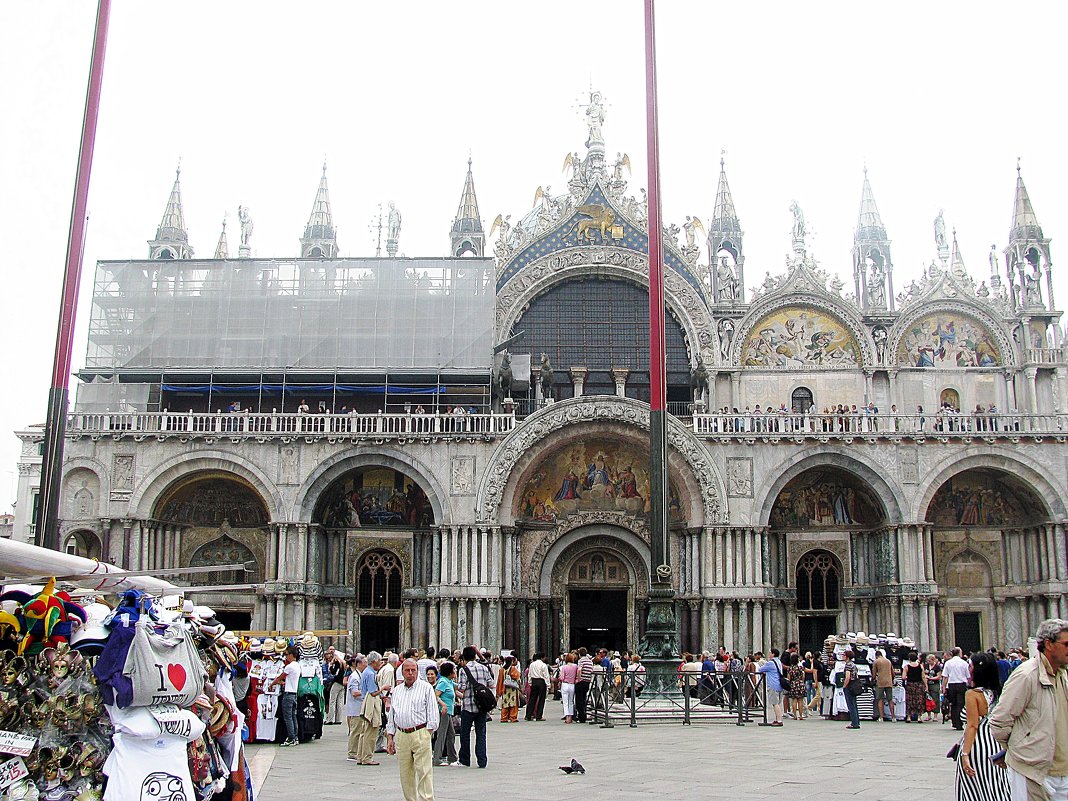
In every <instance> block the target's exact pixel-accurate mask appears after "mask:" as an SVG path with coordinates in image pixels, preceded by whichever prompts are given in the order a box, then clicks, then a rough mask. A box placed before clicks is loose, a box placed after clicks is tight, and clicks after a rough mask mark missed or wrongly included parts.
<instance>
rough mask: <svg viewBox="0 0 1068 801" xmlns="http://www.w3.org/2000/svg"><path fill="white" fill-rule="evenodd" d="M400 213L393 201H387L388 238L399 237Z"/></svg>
mask: <svg viewBox="0 0 1068 801" xmlns="http://www.w3.org/2000/svg"><path fill="white" fill-rule="evenodd" d="M400 229H401V215H400V212H399V211H397V207H396V206H395V205H394V204H393V201H392V200H391V201H389V238H390V239H400Z"/></svg>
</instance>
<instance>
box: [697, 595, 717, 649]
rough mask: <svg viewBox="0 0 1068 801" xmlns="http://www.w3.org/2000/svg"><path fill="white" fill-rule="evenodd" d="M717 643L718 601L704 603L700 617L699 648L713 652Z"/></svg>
mask: <svg viewBox="0 0 1068 801" xmlns="http://www.w3.org/2000/svg"><path fill="white" fill-rule="evenodd" d="M719 643H720V636H719V601H705V603H704V614H703V615H702V616H701V648H702V649H708V650H710V651H714V650H715V649H716V647H717V646H718V645H719Z"/></svg>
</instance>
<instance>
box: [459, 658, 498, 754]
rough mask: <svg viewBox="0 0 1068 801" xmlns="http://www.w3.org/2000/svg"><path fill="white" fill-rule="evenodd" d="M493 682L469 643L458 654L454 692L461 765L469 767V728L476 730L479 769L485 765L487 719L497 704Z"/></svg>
mask: <svg viewBox="0 0 1068 801" xmlns="http://www.w3.org/2000/svg"><path fill="white" fill-rule="evenodd" d="M492 682H493V676H492V674H491V673H490V670H489V668H488V667H486V665H484V664H483V663H482V662H479V661H478V649H477V648H475V647H474V646H473V645H468V646H466V647H465V648H464V650H463V652H462V653H461V654H460V675H459V677H458V681H457V684H456V695H457V696H458V697H459V698H460V755H459V758H458V759H457V762H459V764H460V765H462V766H464V767H470V766H471V729H472V727H473V728H474V730H475V759H476V761H477V763H478V766H479V767H480V768H484V767H486V764H487V762H488V761H489V757H488V755H487V753H486V721H487V719H488V717H489V713H490V712H492V711H493V709H494V708H495V707H496V706H497V697H496V694H495V693H494V692H493V690H491V689H490V688H489V685H490V684H491V683H492Z"/></svg>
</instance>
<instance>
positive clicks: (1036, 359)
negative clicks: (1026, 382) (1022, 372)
mask: <svg viewBox="0 0 1068 801" xmlns="http://www.w3.org/2000/svg"><path fill="white" fill-rule="evenodd" d="M1027 362H1028V363H1029V364H1064V354H1063V353H1062V352H1061V349H1060V348H1028V349H1027Z"/></svg>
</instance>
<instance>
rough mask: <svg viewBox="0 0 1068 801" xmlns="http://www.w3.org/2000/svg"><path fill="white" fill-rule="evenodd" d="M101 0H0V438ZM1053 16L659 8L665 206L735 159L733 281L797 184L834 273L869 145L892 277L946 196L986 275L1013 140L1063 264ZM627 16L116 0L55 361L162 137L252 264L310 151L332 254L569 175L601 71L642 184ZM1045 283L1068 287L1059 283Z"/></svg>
mask: <svg viewBox="0 0 1068 801" xmlns="http://www.w3.org/2000/svg"><path fill="white" fill-rule="evenodd" d="M95 6H96V4H95V3H92V2H89V0H78V1H77V2H75V1H73V0H66V1H63V0H53V2H48V3H35V2H5V3H2V4H0V75H3V79H2V80H0V110H2V112H0V114H2V116H0V265H2V268H3V275H4V278H3V281H4V284H3V291H2V292H0V304H2V305H0V312H2V319H3V321H4V324H5V328H6V330H7V332H8V334H7V342H8V344H7V347H6V348H5V355H6V374H7V376H8V386H7V389H6V391H4V392H2V393H0V432H2V431H6V432H11V431H13V430H16V429H20V428H23V427H25V426H27V425H29V424H33V423H38V422H42V421H43V420H44V416H45V405H46V398H47V392H48V386H49V379H50V371H51V359H52V353H53V348H54V342H55V328H56V319H57V314H58V307H59V291H60V281H61V275H62V271H63V264H64V256H65V251H66V244H67V231H68V224H69V218H70V208H71V200H72V193H73V187H74V178H75V167H76V160H77V149H78V141H79V135H80V125H81V119H82V113H83V108H84V99H85V87H86V81H87V76H88V68H89V57H90V49H91V44H92V33H93V20H94V15H95ZM1066 22H1068V4H1066V3H1050V2H1016V3H1005V2H959V3H958V2H938V3H922V4H921V3H910V2H906V3H856V2H842V3H832V2H823V3H802V4H798V3H785V2H783V3H777V2H764V3H722V2H721V3H711V2H707V3H706V2H683V1H682V0H674V1H672V0H660V2H659V3H658V17H657V29H658V58H659V81H660V128H661V158H662V179H661V184H662V190H663V195H664V202H663V205H664V214H665V219H666V221H668V222H671V221H675V222H678V223H680V224H681V222H682V220H683V218H684V215H686V214H691V215H696V216H698V217H700V218H701V219H703V220H706V221H707V219H708V218H709V217H710V216H711V213H712V207H713V202H714V199H715V189H716V177H717V174H718V169H719V158H720V151H721V150H726V151H727V155H726V159H727V173H728V177H729V179H730V183H731V190H732V192H733V195H734V200H735V203H736V206H737V209H738V213H739V216H740V217H741V220H742V225H743V228H744V230H745V235H746V236H745V251H746V256H747V258H746V272H747V276H746V278H747V280H746V284H747V286H749V287H751V286H754V285H756V284H758V283H760V281H761V280H762V279H763V276H764V273H765V272H766V271H768V270H771V271H772V272H773V273H777V272H779V271H781V270H782V267H783V263H784V257H785V255H786V253H787V252H788V251H789V249H790V241H789V236H790V223H791V219H792V218H791V216H790V213H789V211H788V207H789V205H790V201H791V200H792V199H795V198H796V199H797V201H798V203H799V204H800V205H801V208H802V209H803V210H804V212H805V216H806V219H807V222H808V226H809V229H810V231H811V232H812V233H811V236H810V237H809V245H810V252H812V253H813V254H814V255H815V256H816V258H817V259H818V260H819V261H820V262H821V264H822V265H823V266H824V267H825V268H826V269H828V270H829V271H831V272H837V273H839V274H840V275H841V276H842V278H843V279H844V280H845V281H846V284H847V286H849V285H850V284H851V265H850V255H849V252H850V247H851V244H852V234H853V228H854V227H855V225H856V217H857V210H858V203H859V199H860V189H861V181H862V169H863V167H864V165H865V164H866V165H867V167H868V170H869V178H870V180H871V182H872V187H873V189H874V192H875V198H876V201H877V202H878V205H879V209H880V211H881V212H882V216H883V221H884V223H885V224H886V227H887V230H888V232H889V235H890V237H891V239H892V241H893V246H892V254H893V261H894V266H895V276H894V278H895V291H899V290H900V289H901V288H902V287H903V286H904V285H905V284H906V283H907V282H908V281H909V280H911V279H913V278H915V277H917V275H918V273H919V270H920V267H921V265H922V264H925V263H929V262H930V260H931V259H932V258H933V256H934V240H933V228H932V222H933V220H934V217H935V215H936V214H937V213H938V210H939V209H940V208H941V209H944V210H945V220H946V226H947V229H952V228H956V229H957V234H958V239H959V242H960V247H961V251H962V254H963V256H964V259H965V263H966V264H967V266H968V268H969V270H970V272H971V273H972V275H973V276H975V277H976V278H977V279H978V278H985V277H986V276H987V274H988V272H989V270H988V266H987V252H988V251H989V249H990V245H991V244H997V246H998V249H999V251H1000V249H1001V248H1003V247H1004V246H1005V244H1006V241H1007V238H1008V232H1009V225H1010V221H1011V211H1012V199H1013V188H1014V184H1015V179H1016V171H1015V166H1016V159H1017V157H1021V158H1022V164H1023V175H1024V179H1025V181H1026V183H1027V187H1028V189H1029V191H1030V194H1031V199H1032V201H1033V202H1034V206H1035V209H1036V211H1037V213H1038V216H1039V220H1040V222H1041V223H1042V225H1043V227H1044V229H1045V232H1046V235H1047V236H1050V237H1052V238H1054V240H1055V242H1054V245H1053V252H1054V263H1055V264H1056V260H1057V256H1058V255H1059V253H1060V246H1059V245H1058V244H1057V241H1056V240H1059V239H1060V238H1061V237H1062V236H1065V235H1066V234H1065V232H1064V231H1062V229H1063V228H1065V227H1066V226H1068V182H1066V180H1065V179H1066V167H1068V155H1066V150H1068V149H1066V148H1065V145H1064V130H1063V128H1064V125H1065V122H1066V117H1068V115H1066V108H1065V87H1064V75H1065V66H1064V59H1063V55H1064V48H1065V39H1064V35H1065V31H1066V29H1068V26H1066ZM642 37H643V29H642V4H641V2H640V1H639V0H616V2H612V3H601V4H575V3H573V2H561V1H560V0H541V2H537V3H515V2H499V1H498V2H489V1H488V0H487V2H473V1H472V0H467V1H466V2H459V3H457V2H453V3H441V2H429V1H424V2H416V1H414V0H413V1H410V2H403V3H402V2H396V3H363V2H360V3H352V2H337V3H327V2H313V1H311V0H309V2H306V3H293V2H263V1H262V0H260V1H259V2H256V3H237V2H232V3H228V2H218V1H217V0H213V1H212V2H207V1H206V0H205V1H203V2H181V3H175V2H147V1H144V2H142V1H141V0H138V1H136V2H135V0H115V2H114V4H113V9H112V16H111V30H110V36H109V40H108V52H107V61H106V65H105V70H104V87H103V102H102V107H101V111H100V125H99V130H98V133H97V140H96V158H95V161H94V164H93V172H92V184H91V188H90V196H89V211H90V220H89V227H88V239H87V244H86V248H85V263H84V270H83V281H82V291H81V300H80V305H79V320H78V323H79V325H78V332H77V337H76V347H75V355H74V364H73V369H77V368H78V367H80V366H81V364H82V362H83V360H84V353H85V341H86V328H87V322H88V318H89V302H90V297H91V291H92V277H93V272H94V268H95V263H96V261H97V260H98V259H125V258H144V257H146V256H147V245H146V240H148V239H150V238H151V237H152V236H153V235H154V232H155V228H156V226H157V225H158V223H159V220H160V217H161V215H162V212H163V209H164V206H165V204H166V200H167V195H168V193H169V191H170V188H171V183H172V181H173V179H174V168H175V165H176V164H177V162H178V159H179V158H181V163H182V199H183V201H184V206H185V216H186V221H187V224H188V228H189V235H190V238H191V241H192V244H193V246H194V248H195V250H196V255H198V256H201V257H209V258H210V257H211V256H212V255H213V254H214V251H215V243H216V240H217V238H218V235H219V229H220V222H221V220H222V218H223V215H224V214H228V215H229V218H230V223H231V225H230V229H229V230H230V232H231V236H230V244H231V255H235V251H236V244H237V236H236V230H235V229H236V227H237V226H236V212H237V207H238V204H244V205H247V206H248V207H249V208H250V210H251V214H252V218H253V221H254V223H255V233H254V235H253V239H252V246H253V252H254V254H255V255H257V256H261V257H275V256H281V257H285V256H293V255H295V254H296V253H297V252H298V242H297V240H298V238H299V237H300V235H301V233H302V231H303V227H304V224H305V222H306V221H307V218H308V214H309V212H310V210H311V205H312V200H313V198H314V194H315V189H316V187H317V185H318V180H319V170H320V165H321V164H322V162H323V157H324V155H325V156H326V158H327V160H328V163H329V173H328V174H329V181H330V194H331V200H332V203H333V212H334V220H335V224H336V225H337V228H338V240H339V244H340V249H341V253H342V255H345V256H367V255H373V254H374V241H373V235H372V233H371V232H370V230H369V224H370V222H371V220H372V218H373V217H374V216H375V214H376V207H377V204H379V203H382V204H385V203H386V202H387V201H389V200H394V201H395V202H396V204H397V206H398V208H399V209H400V210H401V212H402V213H403V215H404V223H403V229H402V234H401V251H402V252H403V253H404V254H406V255H410V256H430V255H443V254H445V253H446V252H447V249H448V230H449V226H450V223H451V221H452V218H453V216H454V214H455V213H456V208H457V205H458V203H459V199H460V190H461V188H462V184H463V178H464V173H465V170H466V162H467V157H468V153H469V152H470V153H471V154H472V156H473V159H474V171H475V185H476V188H477V191H478V200H479V204H480V209H481V213H482V217H483V223H484V225H485V226H486V227H487V230H488V227H489V225H490V222H491V221H492V220H493V218H494V217H495V216H496V215H497V213H498V212H505V213H511V214H512V215H513V217H512V220H513V222H515V221H516V220H518V218H519V217H520V216H521V215H522V214H523V213H525V212H526V211H527V210H528V209H529V208H531V206H532V202H533V199H534V193H535V190H536V188H537V187H538V186H543V185H546V184H550V185H552V186H553V187H554V190H559V191H562V190H563V189H564V188H565V184H566V180H565V178H564V177H563V176H562V175H561V166H562V163H563V159H564V156H565V155H566V154H567V153H568V152H569V151H573V150H582V149H583V142H584V141H585V138H586V129H585V127H584V122H583V117H582V115H581V110H580V109H579V108H578V107H577V104H578V103H579V102H580V101H581V100H582V99H584V97H585V95H586V93H587V92H588V89H589V87H590V84H591V82H592V84H593V86H594V87H595V88H597V89H600V90H601V91H602V92H603V93H604V95H605V98H606V100H607V102H608V104H609V105H608V111H607V119H606V122H605V126H604V136H605V139H606V144H607V150H608V152H609V154H610V156H614V154H615V153H616V152H617V151H623V152H627V153H629V154H630V157H631V160H632V162H633V164H634V176H633V177H632V180H631V191H632V192H634V193H637V189H638V187H639V186H644V185H645V184H646V179H645V169H646V167H645V165H646V159H645V129H644V119H645V117H644V115H645V105H644V103H645V87H644V53H643V38H642ZM1055 269H1056V268H1055ZM1055 281H1056V284H1055V291H1056V292H1057V293H1058V298H1059V299H1060V302H1061V303H1062V304H1063V303H1064V301H1065V298H1068V281H1065V279H1064V278H1063V277H1058V278H1056V279H1055ZM72 400H73V386H72ZM16 458H17V440H16V439H15V438H14V436H12V435H11V434H10V433H9V434H3V435H0V479H2V481H3V483H2V484H0V487H2V488H3V490H4V492H5V493H6V494H7V495H8V496H9V497H10V498H11V499H13V497H14V486H15V484H14V479H15V461H16ZM0 506H6V499H5V498H4V497H3V496H0Z"/></svg>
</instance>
